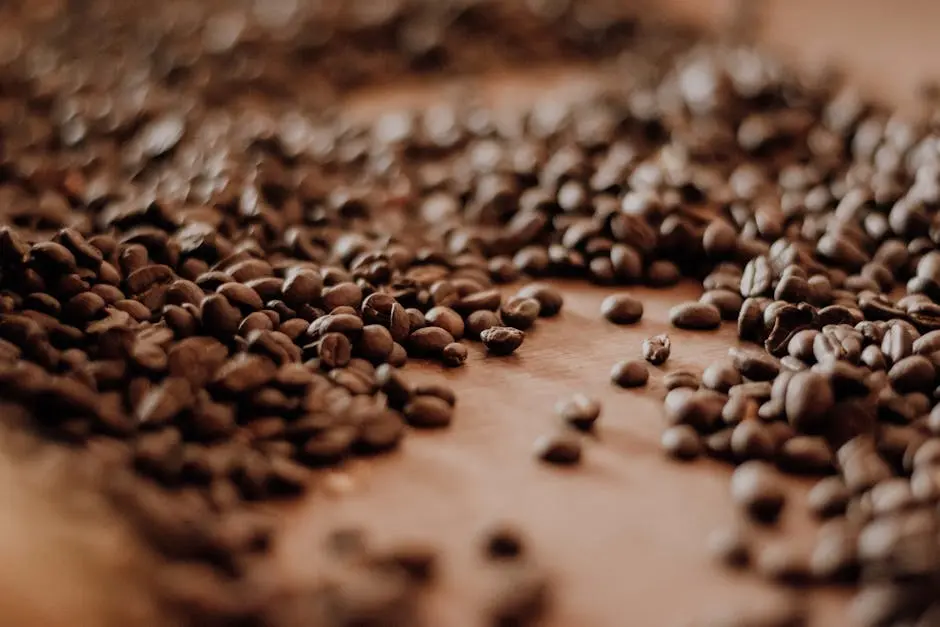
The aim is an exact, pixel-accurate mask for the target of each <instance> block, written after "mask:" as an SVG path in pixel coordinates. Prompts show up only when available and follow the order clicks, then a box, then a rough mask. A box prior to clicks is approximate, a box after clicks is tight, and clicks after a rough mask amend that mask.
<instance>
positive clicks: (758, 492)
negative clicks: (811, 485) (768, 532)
mask: <svg viewBox="0 0 940 627" xmlns="http://www.w3.org/2000/svg"><path fill="white" fill-rule="evenodd" d="M731 498H732V499H734V501H735V502H736V503H737V504H738V505H739V506H740V507H741V508H742V509H744V510H745V511H746V512H747V513H748V515H749V516H750V517H751V518H752V519H754V520H755V521H758V522H762V523H775V522H776V521H777V518H778V517H779V516H780V512H781V511H782V510H783V505H784V503H785V498H786V495H785V494H784V492H783V488H782V487H781V485H780V481H779V477H777V476H776V474H775V472H774V470H773V469H772V467H770V466H768V465H767V464H766V462H760V461H749V462H745V463H744V464H741V465H740V466H738V468H737V470H735V471H734V474H732V475H731Z"/></svg>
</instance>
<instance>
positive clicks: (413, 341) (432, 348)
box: [408, 327, 454, 357]
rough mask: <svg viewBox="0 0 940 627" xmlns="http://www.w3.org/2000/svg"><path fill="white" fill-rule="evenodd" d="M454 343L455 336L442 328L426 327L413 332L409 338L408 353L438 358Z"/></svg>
mask: <svg viewBox="0 0 940 627" xmlns="http://www.w3.org/2000/svg"><path fill="white" fill-rule="evenodd" d="M453 343H454V336H453V335H451V334H450V333H449V332H447V330H445V329H442V328H441V327H424V328H421V329H418V330H417V331H412V333H411V335H410V336H408V352H409V354H415V355H418V356H428V357H437V356H439V355H440V354H441V353H442V352H443V351H444V347H445V346H447V345H448V344H453Z"/></svg>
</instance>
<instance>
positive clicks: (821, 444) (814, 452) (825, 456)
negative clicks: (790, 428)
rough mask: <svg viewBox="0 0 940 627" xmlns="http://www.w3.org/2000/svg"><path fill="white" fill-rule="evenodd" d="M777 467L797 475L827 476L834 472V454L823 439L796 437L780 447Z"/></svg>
mask: <svg viewBox="0 0 940 627" xmlns="http://www.w3.org/2000/svg"><path fill="white" fill-rule="evenodd" d="M777 465H778V466H780V468H782V469H783V470H785V471H787V472H789V473H792V474H797V475H825V474H828V473H831V472H832V471H833V469H834V468H833V459H832V453H831V452H830V450H829V446H828V444H827V443H826V441H825V440H824V439H823V438H821V437H811V436H802V435H801V436H795V437H791V438H789V439H788V440H787V441H786V442H784V443H783V445H782V446H781V447H780V450H779V452H778V457H777Z"/></svg>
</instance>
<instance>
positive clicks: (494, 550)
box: [484, 527, 525, 560]
mask: <svg viewBox="0 0 940 627" xmlns="http://www.w3.org/2000/svg"><path fill="white" fill-rule="evenodd" d="M524 551H525V544H524V543H523V541H522V536H521V535H520V534H519V532H518V531H516V530H515V529H513V528H511V527H500V528H497V529H494V530H492V531H490V532H489V533H488V534H487V535H486V538H485V539H484V553H485V555H486V556H487V557H488V558H489V559H493V560H514V559H517V558H519V557H520V556H522V555H523V553H524Z"/></svg>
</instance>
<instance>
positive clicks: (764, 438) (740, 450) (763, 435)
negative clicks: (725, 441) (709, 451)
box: [731, 420, 777, 460]
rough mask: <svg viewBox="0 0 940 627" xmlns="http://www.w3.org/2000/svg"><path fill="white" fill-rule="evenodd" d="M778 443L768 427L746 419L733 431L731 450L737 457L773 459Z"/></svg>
mask: <svg viewBox="0 0 940 627" xmlns="http://www.w3.org/2000/svg"><path fill="white" fill-rule="evenodd" d="M776 449H777V443H776V441H775V440H774V438H773V437H772V436H771V434H770V433H769V432H768V430H767V428H766V427H764V426H763V425H761V424H760V423H759V422H756V421H754V420H745V421H743V422H741V423H740V424H738V425H737V426H736V427H735V428H734V429H733V430H732V431H731V452H732V453H734V456H735V458H736V459H740V460H748V459H767V460H769V459H772V458H773V456H774V453H775V451H776Z"/></svg>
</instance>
